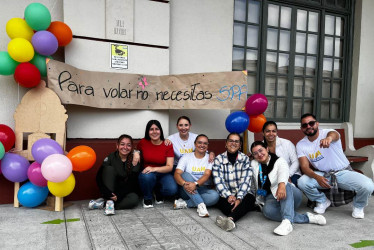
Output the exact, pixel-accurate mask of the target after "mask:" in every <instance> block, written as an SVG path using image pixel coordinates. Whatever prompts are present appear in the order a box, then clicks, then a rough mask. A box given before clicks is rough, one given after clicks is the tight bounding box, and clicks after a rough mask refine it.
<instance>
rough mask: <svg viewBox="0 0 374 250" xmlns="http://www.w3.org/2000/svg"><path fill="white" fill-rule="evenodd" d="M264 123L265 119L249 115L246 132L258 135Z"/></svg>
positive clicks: (261, 116) (262, 116) (260, 116)
mask: <svg viewBox="0 0 374 250" xmlns="http://www.w3.org/2000/svg"><path fill="white" fill-rule="evenodd" d="M265 122H266V117H265V116H264V115H263V114H261V115H251V116H249V126H248V130H249V131H251V132H253V133H258V132H261V131H262V127H263V126H264V124H265Z"/></svg>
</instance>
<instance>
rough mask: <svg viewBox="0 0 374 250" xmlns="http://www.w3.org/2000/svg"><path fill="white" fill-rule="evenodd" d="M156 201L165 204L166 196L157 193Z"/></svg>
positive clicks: (158, 203)
mask: <svg viewBox="0 0 374 250" xmlns="http://www.w3.org/2000/svg"><path fill="white" fill-rule="evenodd" d="M155 203H156V204H157V205H160V204H164V197H163V196H162V195H157V194H155Z"/></svg>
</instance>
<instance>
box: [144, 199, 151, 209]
mask: <svg viewBox="0 0 374 250" xmlns="http://www.w3.org/2000/svg"><path fill="white" fill-rule="evenodd" d="M143 207H144V208H152V207H153V203H152V200H143Z"/></svg>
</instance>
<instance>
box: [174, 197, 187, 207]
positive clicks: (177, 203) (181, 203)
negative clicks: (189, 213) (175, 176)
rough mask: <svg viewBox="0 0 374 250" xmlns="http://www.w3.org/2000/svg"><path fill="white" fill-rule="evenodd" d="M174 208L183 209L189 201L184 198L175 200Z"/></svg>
mask: <svg viewBox="0 0 374 250" xmlns="http://www.w3.org/2000/svg"><path fill="white" fill-rule="evenodd" d="M173 207H174V209H183V208H187V202H185V201H184V200H183V199H182V198H179V199H178V200H175V201H174V205H173Z"/></svg>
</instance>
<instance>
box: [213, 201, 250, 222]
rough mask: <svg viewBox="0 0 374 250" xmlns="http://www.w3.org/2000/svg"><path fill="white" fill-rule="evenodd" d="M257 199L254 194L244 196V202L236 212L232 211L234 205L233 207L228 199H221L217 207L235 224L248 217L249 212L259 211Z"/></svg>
mask: <svg viewBox="0 0 374 250" xmlns="http://www.w3.org/2000/svg"><path fill="white" fill-rule="evenodd" d="M255 201H256V199H255V197H254V196H253V195H252V194H247V195H246V196H244V198H243V200H242V202H241V203H240V204H239V205H238V206H237V207H236V208H235V210H234V211H231V210H232V208H233V207H234V205H231V204H230V203H229V202H228V201H227V198H223V197H219V200H218V203H217V205H216V206H217V207H218V208H219V209H220V210H221V211H222V213H223V214H224V215H226V216H227V217H232V218H233V220H234V222H235V221H237V220H239V219H240V218H241V217H243V216H244V215H246V214H247V213H248V212H249V211H254V210H257V209H256V208H257V206H256V205H255Z"/></svg>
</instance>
